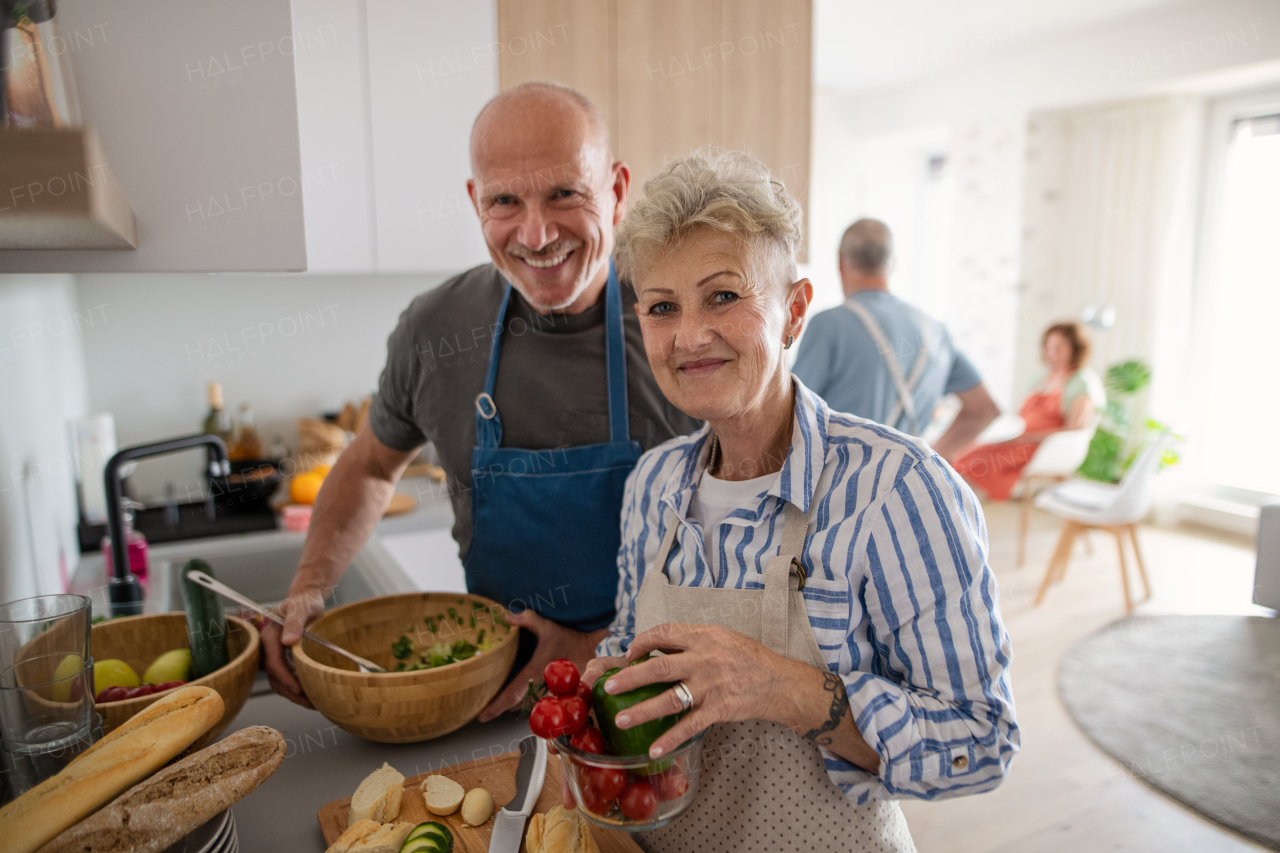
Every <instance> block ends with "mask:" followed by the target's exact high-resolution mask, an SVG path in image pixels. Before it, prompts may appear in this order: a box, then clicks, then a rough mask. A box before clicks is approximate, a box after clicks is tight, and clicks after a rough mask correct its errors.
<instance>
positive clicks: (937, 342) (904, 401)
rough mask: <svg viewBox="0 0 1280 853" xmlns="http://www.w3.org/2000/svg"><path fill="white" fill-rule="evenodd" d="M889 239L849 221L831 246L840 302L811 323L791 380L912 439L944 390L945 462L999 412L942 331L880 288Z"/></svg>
mask: <svg viewBox="0 0 1280 853" xmlns="http://www.w3.org/2000/svg"><path fill="white" fill-rule="evenodd" d="M892 260H893V234H892V233H891V232H890V231H889V226H887V225H885V224H884V223H883V222H880V221H878V220H875V219H859V220H858V221H857V222H855V223H853V224H852V225H850V226H849V227H848V229H846V230H845V232H844V236H843V237H842V238H841V240H840V283H841V286H842V287H843V289H844V295H845V302H844V304H843V305H840V306H838V307H836V308H831V309H829V310H827V311H823V312H822V313H821V314H818V315H817V316H815V317H814V318H813V320H812V321H811V322H810V324H809V330H808V332H807V333H806V334H805V336H804V339H803V340H801V341H800V351H799V352H798V353H797V354H796V363H795V368H794V370H795V374H796V376H798V377H800V381H802V382H804V383H805V384H806V385H807V386H809V388H810V389H812V390H813V391H816V392H817V393H818V394H819V395H820V396H821V397H822V398H823V399H824V400H826V401H827V402H828V403H830V404H831V407H832V408H833V409H835V410H836V411H840V412H848V413H849V414H852V415H857V416H858V417H862V418H867V419H869V420H873V421H876V422H878V423H882V424H884V425H885V426H891V427H893V428H894V429H897V430H901V431H902V432H905V433H907V434H908V435H916V436H918V435H920V434H921V433H922V432H923V431H924V428H925V427H927V426H928V425H929V419H930V418H931V417H932V415H933V409H934V406H936V405H937V403H938V400H939V399H940V398H941V397H942V396H943V395H945V394H952V393H954V394H955V395H956V396H957V397H959V398H960V411H959V413H958V414H957V415H956V417H955V420H953V421H952V422H951V425H950V426H949V427H948V428H947V430H946V432H944V433H943V434H942V435H941V436H940V437H939V438H938V440H937V441H936V442H934V444H933V449H934V451H935V452H937V454H938V455H939V456H941V457H942V458H943V459H946V460H948V461H950V460H951V459H953V458H955V457H956V456H958V455H959V453H960V451H962V450H964V449H966V448H967V447H969V446H970V445H972V444H973V442H974V439H976V438H977V437H978V435H979V434H980V433H981V432H982V431H983V430H984V429H985V428H986V427H987V425H988V424H990V423H991V422H992V421H993V420H995V419H996V417H998V416H999V414H1000V407H999V406H997V405H996V403H995V401H994V400H992V399H991V395H990V394H989V393H988V392H987V386H986V385H984V384H983V382H982V376H981V375H979V373H978V370H977V368H975V367H974V366H973V364H972V363H971V362H970V361H969V359H968V358H966V357H965V355H964V353H962V352H960V350H958V349H957V348H956V346H955V344H953V343H952V342H951V335H950V334H949V333H948V332H947V327H946V326H944V325H943V324H942V323H940V322H938V321H937V320H935V319H933V318H932V317H929V316H928V315H926V314H925V313H924V312H922V311H919V310H917V309H915V308H913V307H911V306H910V305H908V304H907V303H906V302H904V301H902V300H901V299H899V298H898V297H896V296H894V295H893V294H892V293H890V292H889V268H890V265H891V262H892Z"/></svg>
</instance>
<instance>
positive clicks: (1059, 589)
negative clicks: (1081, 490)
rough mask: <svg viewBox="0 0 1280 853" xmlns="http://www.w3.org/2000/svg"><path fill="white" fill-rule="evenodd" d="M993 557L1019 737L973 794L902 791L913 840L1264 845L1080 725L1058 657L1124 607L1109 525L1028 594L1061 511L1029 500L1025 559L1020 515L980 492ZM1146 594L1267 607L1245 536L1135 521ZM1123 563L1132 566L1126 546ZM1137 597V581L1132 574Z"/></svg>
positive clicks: (1172, 609)
mask: <svg viewBox="0 0 1280 853" xmlns="http://www.w3.org/2000/svg"><path fill="white" fill-rule="evenodd" d="M986 511H987V524H988V529H989V532H990V539H991V565H992V568H993V569H994V570H995V573H996V576H997V578H998V579H999V583H1000V601H1001V611H1002V613H1003V615H1004V620H1005V624H1006V625H1007V626H1008V629H1009V633H1010V635H1011V636H1012V638H1013V654H1014V660H1013V689H1014V699H1015V701H1016V703H1017V711H1018V723H1019V725H1020V726H1021V729H1022V751H1021V752H1020V753H1019V754H1018V756H1017V757H1016V758H1014V760H1013V766H1012V770H1011V772H1010V775H1009V777H1008V778H1007V779H1006V780H1005V782H1004V784H1003V785H1002V786H1001V787H1000V788H998V789H996V790H995V791H993V792H991V793H987V794H981V795H978V796H973V797H961V798H959V799H954V800H946V801H942V802H935V803H926V802H919V801H909V800H904V801H902V809H903V811H904V812H905V813H906V816H907V822H908V824H909V825H910V827H911V832H912V835H913V836H914V838H915V842H916V847H917V848H918V849H919V851H920V853H952V851H954V853H1059V851H1060V853H1101V851H1113V850H1124V851H1152V853H1156V851H1158V853H1174V851H1197V853H1205V851H1215V853H1216V851H1237V850H1265V849H1266V848H1263V847H1260V846H1258V845H1256V844H1254V843H1252V842H1250V841H1246V840H1245V839H1243V838H1241V837H1239V836H1237V835H1235V834H1234V833H1232V832H1230V831H1229V830H1226V829H1224V828H1222V827H1220V826H1218V825H1217V824H1214V823H1210V822H1209V821H1207V820H1205V819H1203V818H1201V817H1200V816H1199V815H1197V814H1196V813H1194V812H1192V811H1190V810H1188V809H1185V808H1183V807H1182V806H1180V805H1179V804H1177V803H1176V802H1174V801H1173V800H1170V799H1168V798H1166V797H1164V796H1163V795H1162V794H1159V793H1157V792H1156V791H1155V790H1154V789H1152V788H1148V787H1147V786H1146V785H1144V784H1143V783H1141V782H1139V781H1138V780H1136V779H1135V778H1133V777H1132V776H1131V775H1129V774H1128V773H1127V772H1126V770H1125V768H1124V767H1123V766H1122V765H1121V764H1119V763H1118V762H1116V761H1114V760H1113V759H1111V758H1110V757H1109V756H1107V755H1106V754H1105V753H1103V752H1102V751H1101V750H1099V749H1098V748H1097V747H1095V746H1094V745H1093V744H1092V743H1090V742H1089V741H1088V740H1087V739H1086V738H1085V736H1084V735H1083V734H1082V733H1081V732H1080V730H1079V729H1077V728H1076V726H1075V724H1074V723H1073V722H1072V721H1071V718H1070V717H1069V716H1068V715H1067V712H1066V709H1065V708H1064V707H1063V705H1062V702H1061V700H1060V699H1059V698H1058V691H1057V682H1056V671H1057V667H1058V662H1059V660H1061V658H1062V656H1063V654H1064V653H1065V652H1066V651H1067V649H1068V648H1070V647H1071V646H1072V645H1073V644H1074V643H1075V642H1076V641H1077V640H1079V639H1080V638H1082V637H1084V636H1085V635H1086V634H1088V633H1090V632H1092V631H1094V630H1096V629H1098V628H1100V627H1102V626H1103V625H1105V624H1107V623H1108V622H1111V621H1113V620H1115V619H1117V618H1119V617H1120V616H1122V615H1123V613H1124V604H1123V599H1122V598H1121V590H1120V580H1119V577H1120V572H1119V568H1118V562H1117V557H1116V550H1115V547H1116V546H1115V539H1114V537H1112V536H1111V535H1109V534H1105V533H1100V532H1093V533H1091V534H1089V542H1088V544H1089V545H1090V546H1091V549H1092V554H1091V555H1090V554H1088V553H1086V550H1085V548H1084V547H1083V546H1081V545H1077V548H1076V551H1075V553H1074V554H1073V556H1072V560H1071V563H1070V565H1069V567H1068V569H1067V574H1066V578H1065V580H1063V582H1062V583H1061V584H1059V585H1057V586H1054V587H1053V588H1051V589H1050V591H1049V594H1048V597H1047V598H1046V599H1045V602H1044V603H1043V604H1042V605H1040V606H1039V607H1034V606H1033V605H1032V599H1033V598H1034V596H1035V593H1036V589H1037V587H1038V586H1039V583H1040V580H1041V578H1042V577H1043V574H1044V569H1045V565H1046V564H1047V563H1048V560H1049V556H1050V554H1051V553H1052V551H1053V546H1054V544H1055V543H1056V541H1057V534H1058V531H1059V529H1060V524H1061V522H1059V521H1057V520H1056V519H1054V518H1052V517H1050V516H1048V515H1046V514H1043V513H1040V512H1035V513H1033V516H1034V517H1033V519H1032V527H1031V535H1030V539H1029V541H1028V547H1027V566H1026V568H1023V569H1021V570H1017V569H1015V567H1014V546H1015V535H1016V530H1017V515H1016V511H1015V509H1014V508H1013V507H1011V506H1009V505H1007V504H1004V505H1002V504H988V505H987V506H986ZM1139 541H1140V543H1141V545H1142V548H1143V554H1144V556H1145V557H1146V563H1147V571H1148V572H1149V573H1150V578H1151V585H1152V588H1153V593H1154V596H1153V598H1152V599H1151V601H1149V602H1147V603H1145V604H1142V605H1139V606H1138V607H1137V608H1136V609H1135V612H1136V613H1269V612H1270V611H1264V610H1262V609H1260V608H1256V607H1254V606H1253V605H1252V604H1250V597H1251V593H1252V583H1253V565H1254V553H1253V549H1252V547H1251V543H1250V542H1249V541H1248V540H1246V539H1243V538H1235V537H1231V536H1226V535H1218V534H1214V533H1211V532H1208V531H1197V530H1192V529H1187V530H1176V531H1175V530H1167V529H1161V528H1152V527H1143V528H1142V529H1141V531H1140V533H1139ZM1129 566H1130V572H1131V573H1132V572H1133V571H1134V569H1133V561H1132V558H1131V559H1130V563H1129ZM1133 589H1134V596H1135V600H1137V598H1138V597H1139V596H1140V595H1141V589H1140V587H1139V586H1138V585H1137V582H1136V579H1135V580H1134V587H1133Z"/></svg>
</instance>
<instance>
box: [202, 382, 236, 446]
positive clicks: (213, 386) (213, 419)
mask: <svg viewBox="0 0 1280 853" xmlns="http://www.w3.org/2000/svg"><path fill="white" fill-rule="evenodd" d="M203 432H204V433H205V435H216V436H217V437H218V438H220V439H222V441H223V443H224V444H226V445H227V450H228V451H230V449H231V446H232V445H233V444H234V438H235V436H233V435H232V432H231V416H230V415H228V414H227V413H226V410H224V409H223V408H222V385H221V383H218V382H210V383H209V414H207V415H205V418H204V430H203Z"/></svg>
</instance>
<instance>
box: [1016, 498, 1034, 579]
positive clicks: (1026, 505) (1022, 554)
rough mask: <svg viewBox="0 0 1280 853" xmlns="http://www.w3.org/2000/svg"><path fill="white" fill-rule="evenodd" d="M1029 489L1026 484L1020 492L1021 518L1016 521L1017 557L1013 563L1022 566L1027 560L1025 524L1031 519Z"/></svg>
mask: <svg viewBox="0 0 1280 853" xmlns="http://www.w3.org/2000/svg"><path fill="white" fill-rule="evenodd" d="M1031 499H1032V498H1031V489H1030V487H1029V486H1028V487H1027V488H1026V490H1025V491H1024V492H1023V493H1022V498H1021V501H1022V518H1021V520H1020V521H1019V523H1018V559H1017V562H1015V563H1014V566H1016V567H1017V568H1019V569H1020V568H1022V567H1023V566H1024V565H1025V564H1026V562H1027V524H1028V522H1029V521H1030V520H1031Z"/></svg>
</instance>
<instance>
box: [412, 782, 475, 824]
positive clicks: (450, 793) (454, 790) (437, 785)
mask: <svg viewBox="0 0 1280 853" xmlns="http://www.w3.org/2000/svg"><path fill="white" fill-rule="evenodd" d="M466 795H467V792H466V789H465V788H463V787H462V786H461V785H459V784H458V783H457V782H455V781H453V780H452V779H450V778H449V777H448V776H428V777H427V778H426V779H424V780H423V781H422V797H423V799H425V800H426V801H427V811H429V812H431V813H432V814H436V815H451V814H453V813H454V812H456V811H457V810H458V806H460V805H462V799H463V797H465V796H466Z"/></svg>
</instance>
